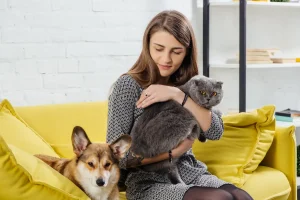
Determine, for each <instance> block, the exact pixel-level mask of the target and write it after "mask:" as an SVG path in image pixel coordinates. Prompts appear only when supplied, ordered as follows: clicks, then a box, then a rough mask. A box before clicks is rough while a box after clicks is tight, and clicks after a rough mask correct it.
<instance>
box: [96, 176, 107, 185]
mask: <svg viewBox="0 0 300 200" xmlns="http://www.w3.org/2000/svg"><path fill="white" fill-rule="evenodd" d="M96 183H97V185H98V186H103V185H104V184H105V182H104V180H103V179H102V178H98V179H97V180H96Z"/></svg>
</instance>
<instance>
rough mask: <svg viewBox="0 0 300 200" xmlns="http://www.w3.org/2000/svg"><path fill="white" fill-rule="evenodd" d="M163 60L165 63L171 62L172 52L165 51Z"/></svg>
mask: <svg viewBox="0 0 300 200" xmlns="http://www.w3.org/2000/svg"><path fill="white" fill-rule="evenodd" d="M163 62H164V64H169V63H171V62H172V59H171V55H170V53H167V52H166V53H164V55H163Z"/></svg>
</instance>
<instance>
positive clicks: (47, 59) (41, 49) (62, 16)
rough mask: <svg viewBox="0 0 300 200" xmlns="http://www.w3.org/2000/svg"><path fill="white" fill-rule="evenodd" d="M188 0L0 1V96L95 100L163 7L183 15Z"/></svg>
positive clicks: (28, 101)
mask: <svg viewBox="0 0 300 200" xmlns="http://www.w3.org/2000/svg"><path fill="white" fill-rule="evenodd" d="M194 3H195V1H193V0H188V1H187V0H167V1H161V0H113V1H112V0H43V1H38V0H26V1H24V0H0V99H3V98H7V99H9V100H10V101H11V102H12V103H13V105H37V104H48V103H65V102H78V101H99V100H105V99H106V98H107V94H108V90H109V87H110V86H111V84H112V83H113V81H115V80H116V78H117V77H118V76H120V75H121V74H122V73H124V72H126V71H127V70H128V69H129V68H130V67H131V66H132V64H133V63H134V62H135V60H136V59H137V57H138V55H139V53H140V50H141V45H142V42H141V40H142V37H143V32H144V29H145V28H146V25H147V23H148V22H149V21H150V19H151V18H152V17H154V15H156V14H157V13H158V12H160V11H162V10H164V9H177V10H179V11H181V12H183V13H184V14H185V15H186V16H187V17H188V18H189V19H190V20H191V21H194V19H193V16H194V14H193V10H192V7H193V6H192V4H194Z"/></svg>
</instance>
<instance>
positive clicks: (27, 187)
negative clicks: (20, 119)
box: [0, 136, 89, 200]
mask: <svg viewBox="0 0 300 200" xmlns="http://www.w3.org/2000/svg"><path fill="white" fill-rule="evenodd" d="M0 166H1V170H0V177H1V182H0V186H1V190H0V199H7V200H9V199H13V200H23V199H43V200H52V199H55V200H67V199H68V200H75V199H76V200H88V199H89V198H88V197H87V196H86V195H85V194H84V193H83V192H82V191H81V190H80V189H79V188H78V187H77V186H76V185H75V184H73V183H72V182H71V181H70V180H69V179H67V178H66V177H64V176H63V175H61V174H60V173H58V172H57V171H55V170H54V169H52V168H51V167H50V166H48V165H47V164H45V163H44V162H43V161H41V160H39V159H38V158H36V157H34V156H33V155H31V154H29V153H27V152H25V151H23V150H22V149H20V148H17V147H16V146H14V145H8V144H7V143H6V142H5V141H4V139H3V138H2V137H1V136H0Z"/></svg>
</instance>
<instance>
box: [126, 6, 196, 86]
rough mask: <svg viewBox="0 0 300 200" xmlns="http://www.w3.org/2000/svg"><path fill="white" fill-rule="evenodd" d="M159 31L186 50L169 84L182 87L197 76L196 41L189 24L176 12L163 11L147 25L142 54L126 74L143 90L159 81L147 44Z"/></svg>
mask: <svg viewBox="0 0 300 200" xmlns="http://www.w3.org/2000/svg"><path fill="white" fill-rule="evenodd" d="M161 30H162V31H167V32H169V33H170V34H172V35H173V36H174V37H175V38H176V40H178V41H179V42H180V43H181V44H182V45H183V46H184V47H186V50H187V52H186V56H185V58H184V60H183V62H182V64H181V66H180V67H179V69H178V70H177V71H176V72H174V73H173V74H172V75H171V77H170V79H169V81H170V83H171V84H172V85H175V86H178V85H182V84H184V83H185V82H187V81H188V80H189V79H190V78H191V77H192V76H194V75H197V74H198V66H197V48H196V40H195V35H194V32H193V29H192V26H191V24H190V22H189V21H188V19H187V18H186V17H185V16H184V15H183V14H182V13H180V12H178V11H175V10H170V11H163V12H160V13H159V14H157V15H156V16H155V17H154V18H153V19H152V20H151V21H150V23H149V24H148V26H147V28H146V30H145V32H144V37H143V49H142V52H141V54H140V56H139V58H138V60H137V61H136V63H135V64H134V65H133V66H132V68H131V69H130V70H129V71H128V72H127V74H130V75H131V76H132V77H133V78H134V79H135V80H136V81H137V82H138V83H139V84H140V85H141V86H142V87H143V88H145V87H148V86H149V85H151V84H155V83H157V82H158V80H159V79H160V73H159V70H158V68H157V66H156V64H155V62H154V61H153V60H152V58H151V56H150V51H149V42H150V37H151V35H152V34H154V33H155V32H157V31H161Z"/></svg>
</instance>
